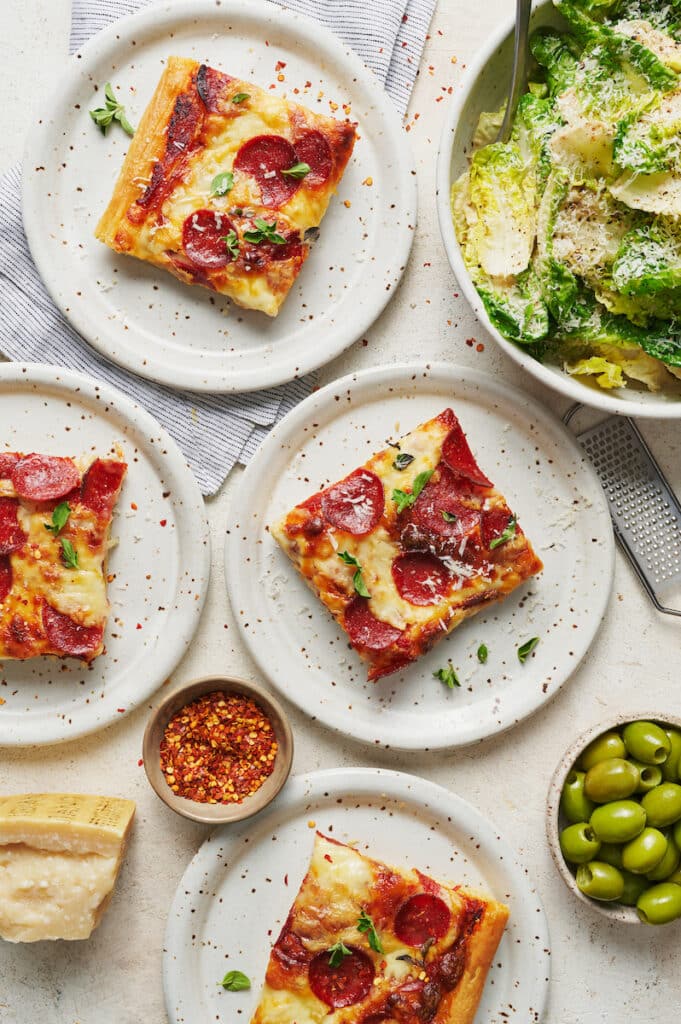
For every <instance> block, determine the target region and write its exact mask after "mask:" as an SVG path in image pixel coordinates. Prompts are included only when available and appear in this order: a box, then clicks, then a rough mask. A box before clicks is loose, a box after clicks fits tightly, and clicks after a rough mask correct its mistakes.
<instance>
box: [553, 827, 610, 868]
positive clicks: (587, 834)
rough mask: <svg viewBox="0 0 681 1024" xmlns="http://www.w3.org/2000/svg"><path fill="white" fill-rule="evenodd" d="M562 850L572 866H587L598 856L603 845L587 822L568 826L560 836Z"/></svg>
mask: <svg viewBox="0 0 681 1024" xmlns="http://www.w3.org/2000/svg"><path fill="white" fill-rule="evenodd" d="M560 848H561V850H562V851H563V856H564V857H565V859H566V860H569V861H570V863H571V864H585V863H586V861H588V860H591V859H592V858H593V857H595V856H596V854H597V853H598V851H599V850H600V848H601V844H600V842H599V840H598V839H596V836H595V835H594V833H593V829H592V828H591V827H590V826H589V825H588V824H587V823H586V822H585V821H580V822H578V823H577V824H575V825H568V827H567V828H564V829H563V831H562V832H561V834H560Z"/></svg>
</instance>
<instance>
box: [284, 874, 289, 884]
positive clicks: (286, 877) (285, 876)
mask: <svg viewBox="0 0 681 1024" xmlns="http://www.w3.org/2000/svg"><path fill="white" fill-rule="evenodd" d="M284 885H288V875H284Z"/></svg>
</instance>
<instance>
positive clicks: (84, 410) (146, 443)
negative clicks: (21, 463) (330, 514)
mask: <svg viewBox="0 0 681 1024" xmlns="http://www.w3.org/2000/svg"><path fill="white" fill-rule="evenodd" d="M0 441H1V446H0V447H1V448H2V449H4V450H9V451H12V450H16V451H25V452H31V451H37V452H45V453H47V454H54V455H81V454H87V453H90V452H92V453H93V454H94V453H97V454H101V455H106V454H108V453H109V452H110V451H111V448H112V445H119V446H120V447H121V449H122V451H123V455H124V458H125V460H126V462H127V463H128V472H127V474H126V478H125V481H124V483H123V490H122V491H121V496H120V499H119V501H118V505H117V511H116V513H115V515H114V521H113V525H112V529H111V536H112V538H114V539H115V540H117V543H116V545H115V547H114V548H113V549H112V551H111V553H110V555H109V563H108V571H109V573H110V574H111V576H112V577H113V578H112V579H111V581H110V583H109V586H108V594H109V600H110V601H111V614H110V616H109V623H108V626H107V630H106V633H105V637H104V640H105V644H106V651H105V653H104V654H102V655H100V657H99V658H97V659H96V660H95V661H94V662H93V663H92V665H91V666H90V667H89V668H88V667H86V666H84V665H83V664H81V663H80V662H78V661H75V660H74V659H71V658H69V659H65V660H59V659H58V658H52V657H44V658H34V659H31V660H29V661H2V662H0V698H1V699H2V702H1V703H0V745H6V746H19V745H24V744H29V743H57V742H60V741H63V740H71V739H73V738H74V737H76V736H82V735H84V734H85V733H89V732H94V731H95V730H96V729H100V728H102V727H103V726H105V725H108V724H110V723H111V722H114V721H117V720H118V719H119V718H121V717H122V716H123V715H124V714H125V713H126V712H128V711H131V710H132V709H133V708H135V707H137V706H138V705H139V704H141V703H144V701H146V700H147V699H148V698H149V697H150V696H151V694H152V693H153V692H154V690H156V689H157V688H158V687H159V686H160V685H161V683H163V681H164V680H165V679H166V678H167V676H168V675H169V674H170V673H171V672H172V671H173V669H174V668H175V666H176V665H177V664H178V662H179V661H180V659H181V658H182V656H183V654H184V653H185V651H186V650H187V647H188V645H189V643H190V641H191V639H192V637H193V635H194V631H195V630H196V627H197V625H198V622H199V617H200V615H201V609H202V607H203V601H204V598H205V594H206V588H207V586H208V576H209V571H210V560H209V535H208V523H207V521H206V516H205V511H204V507H203V501H202V499H201V494H200V492H199V488H198V485H197V483H196V481H195V480H194V477H193V475H192V473H191V470H190V469H189V467H188V466H187V464H186V462H185V459H184V457H183V456H182V454H181V452H180V450H179V449H178V447H177V445H176V444H175V442H174V441H173V440H172V438H171V437H170V436H169V435H168V434H167V433H166V432H165V430H163V428H162V427H160V426H159V424H158V423H157V422H156V420H154V419H153V418H152V417H151V416H150V415H149V414H148V413H147V412H145V411H144V410H143V409H141V408H140V407H139V406H138V405H135V404H134V403H133V402H131V401H130V400H129V399H127V398H125V397H124V396H123V395H121V394H119V393H118V392H116V391H113V390H112V389H111V388H109V387H106V386H104V385H100V384H97V383H95V382H94V381H91V380H89V379H88V378H87V377H83V376H81V375H80V374H76V373H70V372H69V371H66V370H58V369H55V368H54V367H51V366H38V365H30V364H29V365H22V364H19V363H2V364H0ZM134 506H136V507H134Z"/></svg>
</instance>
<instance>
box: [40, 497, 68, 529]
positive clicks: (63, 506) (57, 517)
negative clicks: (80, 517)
mask: <svg viewBox="0 0 681 1024" xmlns="http://www.w3.org/2000/svg"><path fill="white" fill-rule="evenodd" d="M70 515H71V506H70V505H69V503H68V501H62V502H60V503H59V504H58V505H57V507H56V508H55V510H54V511H53V513H52V522H51V523H45V529H46V530H49V531H50V533H53V534H54V535H55V537H56V536H57V534H58V533H61V531H62V530H63V529H64V527H65V526H66V524H67V523H68V521H69V516H70Z"/></svg>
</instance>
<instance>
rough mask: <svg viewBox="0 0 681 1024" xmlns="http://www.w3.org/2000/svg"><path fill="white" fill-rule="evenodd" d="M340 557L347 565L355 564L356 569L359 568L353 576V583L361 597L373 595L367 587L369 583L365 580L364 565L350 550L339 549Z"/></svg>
mask: <svg viewBox="0 0 681 1024" xmlns="http://www.w3.org/2000/svg"><path fill="white" fill-rule="evenodd" d="M338 557H339V558H340V560H341V562H345V564H346V565H354V566H355V569H356V570H357V571H356V572H355V574H354V576H353V577H352V583H353V586H354V588H355V592H356V593H357V594H359V596H360V597H371V594H370V593H369V591H368V589H367V585H366V583H365V582H364V577H363V576H362V566H361V565H360V564H359V562H358V561H357V559H356V558H355V557H354V555H351V554H350V552H349V551H339V552H338Z"/></svg>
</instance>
